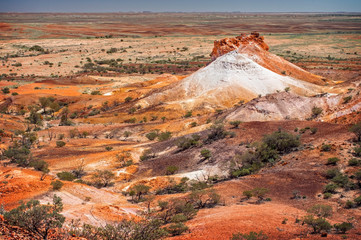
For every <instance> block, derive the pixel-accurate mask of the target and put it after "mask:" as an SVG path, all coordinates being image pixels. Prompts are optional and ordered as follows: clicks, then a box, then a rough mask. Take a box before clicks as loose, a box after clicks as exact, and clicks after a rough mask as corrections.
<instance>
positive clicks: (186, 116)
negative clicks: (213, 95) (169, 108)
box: [184, 111, 192, 118]
mask: <svg viewBox="0 0 361 240" xmlns="http://www.w3.org/2000/svg"><path fill="white" fill-rule="evenodd" d="M184 117H185V118H190V117H192V111H188V112H186V114H185V115H184Z"/></svg>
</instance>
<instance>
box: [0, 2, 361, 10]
mask: <svg viewBox="0 0 361 240" xmlns="http://www.w3.org/2000/svg"><path fill="white" fill-rule="evenodd" d="M133 11H134V12H141V11H153V12H233V11H240V12H361V0H296V1H295V0H256V1H255V0H226V1H221V0H181V1H178V0H0V12H133Z"/></svg>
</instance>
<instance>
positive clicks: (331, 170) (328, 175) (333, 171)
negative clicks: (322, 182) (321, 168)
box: [325, 168, 341, 179]
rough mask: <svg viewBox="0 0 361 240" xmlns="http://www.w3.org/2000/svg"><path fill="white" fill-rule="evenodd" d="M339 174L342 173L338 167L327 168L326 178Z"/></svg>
mask: <svg viewBox="0 0 361 240" xmlns="http://www.w3.org/2000/svg"><path fill="white" fill-rule="evenodd" d="M339 174H341V173H340V171H339V170H338V169H337V168H333V169H329V170H327V171H326V174H325V175H326V178H328V179H332V178H334V177H336V176H337V175H339Z"/></svg>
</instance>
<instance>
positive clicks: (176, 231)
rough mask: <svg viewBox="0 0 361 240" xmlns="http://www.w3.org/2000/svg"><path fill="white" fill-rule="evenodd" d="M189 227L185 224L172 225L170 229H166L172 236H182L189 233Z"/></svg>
mask: <svg viewBox="0 0 361 240" xmlns="http://www.w3.org/2000/svg"><path fill="white" fill-rule="evenodd" d="M188 229H189V228H188V227H187V226H186V225H185V224H184V223H181V222H179V223H172V224H171V225H169V227H167V228H166V230H167V232H168V233H169V234H170V235H172V236H177V235H181V234H182V233H184V232H186V231H188Z"/></svg>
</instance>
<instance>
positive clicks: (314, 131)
mask: <svg viewBox="0 0 361 240" xmlns="http://www.w3.org/2000/svg"><path fill="white" fill-rule="evenodd" d="M317 130H318V129H317V128H311V129H310V131H311V134H316V133H317Z"/></svg>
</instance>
